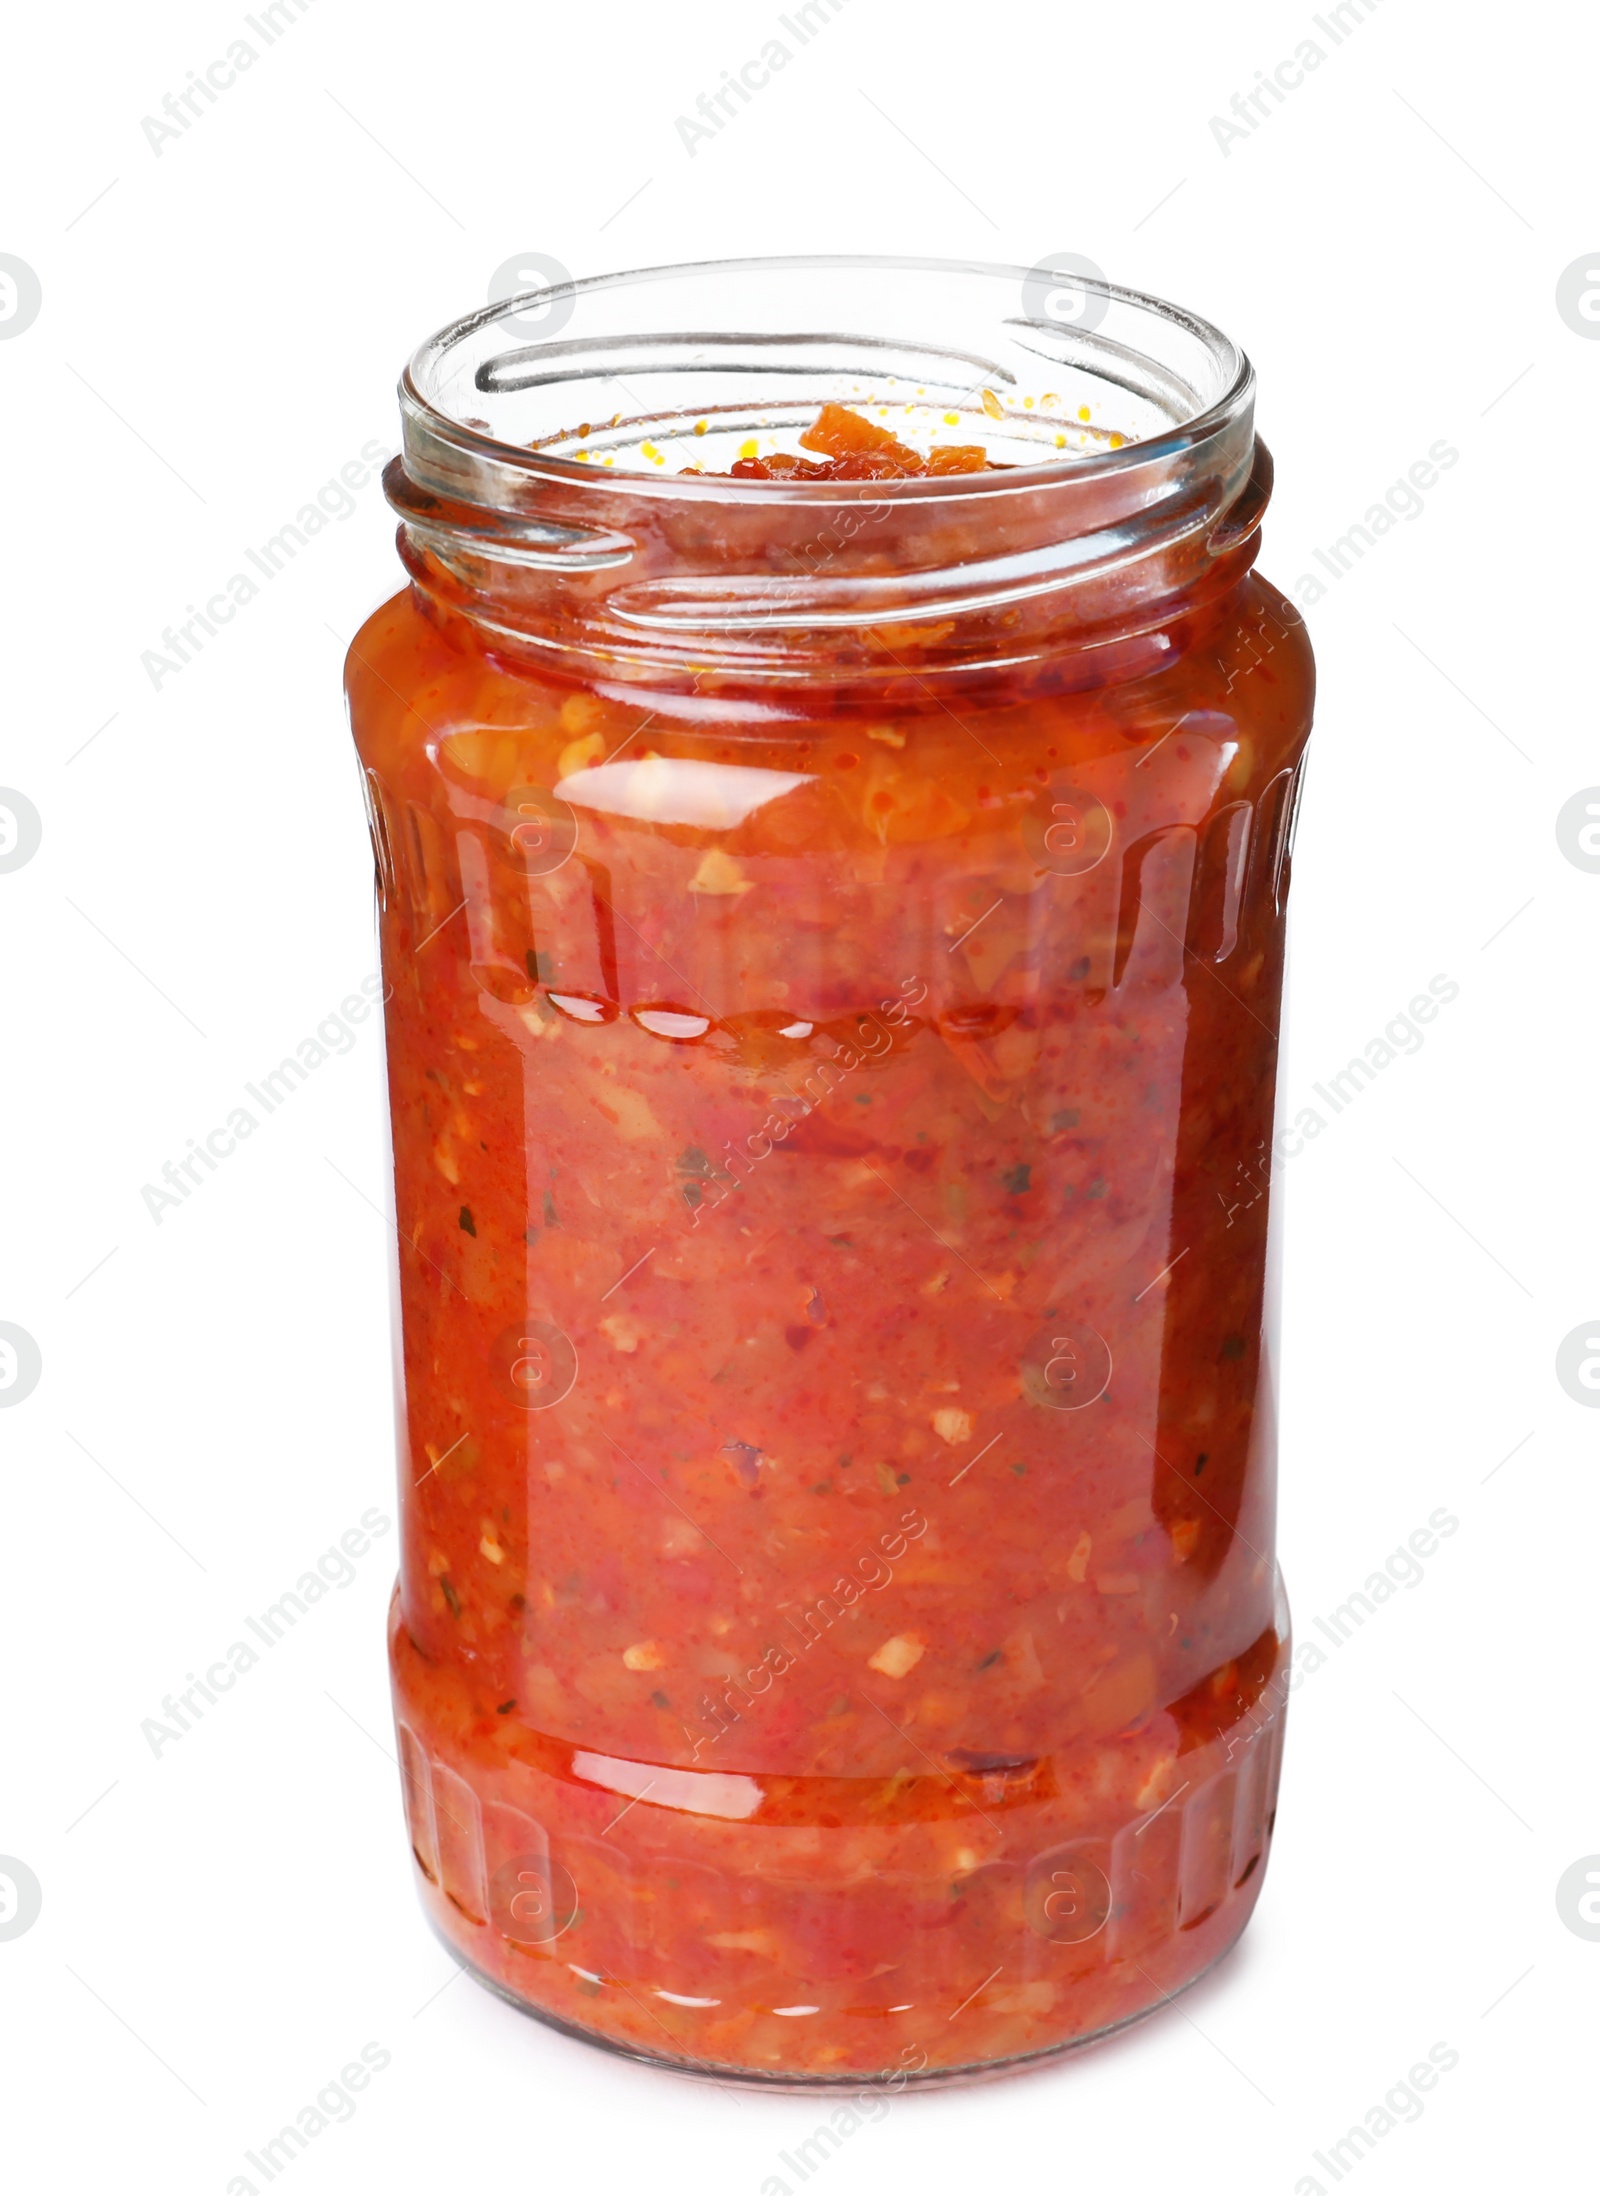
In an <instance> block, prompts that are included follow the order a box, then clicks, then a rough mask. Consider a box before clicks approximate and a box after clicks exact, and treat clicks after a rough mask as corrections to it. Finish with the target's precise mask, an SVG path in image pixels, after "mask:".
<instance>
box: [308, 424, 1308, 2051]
mask: <svg viewBox="0 0 1600 2196" xmlns="http://www.w3.org/2000/svg"><path fill="white" fill-rule="evenodd" d="M801 440H802V447H803V448H804V449H805V450H807V451H809V452H811V453H812V455H811V456H809V457H806V458H800V457H798V456H790V457H789V458H787V459H781V458H775V457H768V458H765V459H762V458H751V459H741V460H740V461H738V463H736V464H735V466H734V468H733V471H734V473H735V474H736V475H737V476H738V477H741V478H749V479H754V478H780V477H790V478H792V477H794V476H795V475H796V474H797V473H800V471H801V469H802V468H808V467H815V468H817V470H816V472H815V473H814V475H813V476H812V477H819V478H826V479H829V480H839V479H857V478H863V479H871V478H877V477H884V476H885V475H886V474H891V473H892V474H897V475H899V476H901V477H904V476H906V475H908V474H910V473H913V472H916V471H918V470H921V471H925V472H930V473H937V472H938V471H940V470H941V469H975V467H981V465H982V464H983V462H984V459H983V452H982V450H981V448H979V449H975V450H967V449H962V448H955V449H952V450H947V451H945V452H943V453H940V452H938V451H935V452H934V453H932V456H931V457H929V458H924V457H921V456H919V455H918V454H917V453H916V452H914V451H911V450H909V449H907V448H906V447H905V446H904V445H902V444H898V443H896V442H895V441H894V438H893V437H892V436H891V435H888V434H887V433H886V432H884V431H882V430H879V429H877V428H874V427H872V426H871V425H870V424H869V423H868V422H867V421H865V420H862V419H860V418H858V417H857V416H856V415H854V414H852V413H850V412H848V411H842V410H840V409H839V408H837V407H830V408H828V410H827V411H825V412H824V414H823V417H822V418H821V419H820V420H819V421H818V423H817V426H816V427H815V428H813V429H812V430H810V431H809V433H808V434H807V435H806V436H804V437H802V438H801ZM974 461H975V465H974ZM413 569H414V571H417V572H418V574H419V586H418V587H417V588H415V589H413V590H411V591H408V592H407V593H405V594H402V595H400V596H398V597H397V598H396V599H395V600H394V601H392V602H390V603H389V604H387V605H386V606H385V607H384V608H383V609H381V610H380V611H378V612H377V613H376V615H375V616H374V617H373V618H372V619H371V620H369V622H368V624H367V625H366V626H365V628H364V629H363V631H362V632H361V634H360V635H359V637H358V639H357V640H356V642H355V644H354V646H353V648H352V651H351V656H350V661H349V667H348V683H349V692H350V700H351V707H352V713H353V718H354V724H355V731H356V737H357V741H358V744H359V748H360V752H361V756H362V759H363V762H364V764H365V766H366V770H367V776H368V783H369V786H370V789H371V797H372V810H373V824H374V834H375V839H376V842H377V850H378V865H379V875H380V887H381V892H382V902H383V914H382V924H383V951H384V968H385V975H386V978H387V981H388V984H389V986H390V987H391V997H390V1001H389V1006H388V1045H389V1074H390V1088H391V1099H392V1109H393V1135H394V1167H395V1200H396V1214H397V1223H398V1238H399V1264H400V1284H401V1297H402V1308H403V1398H402V1402H403V1422H402V1447H401V1473H402V1482H403V1497H404V1504H403V1506H404V1550H403V1566H402V1572H401V1578H400V1584H399V1588H398V1591H397V1595H396V1599H395V1605H394V1612H393V1622H392V1652H393V1664H394V1672H395V1684H396V1699H397V1714H398V1721H399V1729H400V1743H401V1748H402V1755H403V1767H404V1775H405V1785H406V1800H407V1809H408V1815H409V1821H410V1827H411V1834H412V1840H413V1844H414V1846H415V1849H416V1855H417V1860H418V1864H419V1868H420V1870H421V1874H422V1879H423V1886H424V1897H425V1900H426V1902H427V1905H428V1907H429V1911H430V1913H431V1915H432V1917H433V1919H434V1922H435V1924H436V1926H437V1927H438V1928H439V1930H440V1931H441V1933H442V1934H443V1935H444V1937H445V1938H446V1940H447V1941H448V1942H449V1943H450V1945H451V1946H452V1947H453V1948H454V1949H455V1950H456V1951H457V1952H458V1953H459V1954H460V1956H461V1957H463V1958H464V1959H465V1960H467V1961H468V1962H470V1963H471V1965H472V1966H473V1967H474V1968H476V1969H477V1971H478V1972H479V1973H480V1974H481V1975H483V1976H484V1977H486V1978H487V1979H488V1980H489V1981H491V1982H492V1983H493V1984H494V1985H495V1986H496V1987H498V1988H499V1989H501V1990H503V1991H504V1992H506V1993H507V1994H509V1995H510V1996H512V1997H513V1998H515V1999H516V2000H517V2001H518V2002H520V2003H523V2004H525V2005H527V2006H529V2007H531V2008H532V2009H534V2010H536V2011H538V2012H540V2013H542V2014H544V2015H545V2016H547V2017H549V2018H553V2019H555V2020H558V2021H560V2022H564V2023H566V2024H568V2025H569V2026H571V2027H572V2028H574V2029H576V2030H578V2031H581V2032H582V2033H584V2034H586V2035H589V2036H592V2037H595V2038H599V2039H602V2040H606V2041H609V2042H610V2043H612V2044H614V2045H616V2046H619V2047H621V2048H624V2049H627V2050H631V2051H635V2052H639V2053H644V2054H649V2055H652V2056H659V2057H666V2058H669V2059H671V2060H674V2061H677V2062H681V2063H683V2064H686V2065H692V2066H698V2067H708V2068H715V2069H720V2070H724V2071H728V2072H733V2073H742V2074H746V2075H753V2076H769V2077H774V2078H787V2079H797V2078H798V2079H820V2080H838V2081H843V2080H846V2079H856V2080H859V2079H861V2078H863V2077H864V2076H866V2075H874V2074H882V2073H884V2072H885V2071H893V2072H894V2074H895V2078H896V2079H899V2078H901V2077H905V2078H915V2077H921V2076H933V2075H937V2074H938V2073H940V2072H944V2071H952V2070H958V2069H971V2068H975V2067H983V2066H990V2065H994V2064H997V2063H1002V2062H1006V2061H1010V2060H1015V2059H1019V2058H1023V2057H1026V2056H1028V2055H1031V2054H1035V2053H1039V2052H1043V2051H1048V2050H1052V2049H1056V2048H1059V2047H1060V2046H1062V2045H1064V2044H1067V2043H1070V2042H1072V2041H1074V2040H1078V2039H1082V2038H1086V2037H1089V2036H1092V2035H1095V2034H1097V2033H1101V2032H1103V2031H1105V2030H1106V2029H1108V2028H1110V2027H1113V2026H1115V2025H1117V2024H1118V2023H1120V2022H1122V2021H1125V2020H1128V2019H1131V2018H1133V2017H1135V2016H1136V2015H1138V2014H1139V2013H1141V2012H1143V2011H1146V2010H1148V2009H1149V2008H1150V2007H1152V2006H1153V2005H1155V2004H1156V2003H1158V2002H1160V2000H1161V1999H1162V1998H1163V1997H1164V1996H1166V1995H1167V1994H1169V1993H1170V1992H1171V1991H1173V1990H1175V1989H1177V1988H1178V1987H1180V1986H1181V1985H1182V1984H1183V1983H1185V1982H1187V1981H1189V1980H1191V1979H1192V1978H1193V1977H1194V1976H1195V1975H1197V1974H1198V1973H1200V1972H1201V1971H1203V1969H1204V1968H1205V1967H1206V1966H1207V1965H1208V1964H1209V1963H1210V1962H1211V1961H1212V1960H1213V1959H1214V1958H1215V1957H1217V1956H1218V1954H1219V1953H1220V1952H1221V1951H1222V1950H1224V1949H1225V1948H1226V1947H1227V1945H1228V1944H1229V1943H1231V1941H1232V1940H1233V1938H1234V1937H1235V1936H1236V1935H1237V1933H1238V1931H1239V1929H1240V1928H1241V1927H1242V1925H1243V1922H1244V1919H1245V1917H1246V1915H1247V1913H1248V1911H1249V1908H1250V1905H1251V1904H1252V1902H1253V1900H1254V1898H1255V1895H1256V1892H1257V1890H1258V1888H1259V1884H1260V1867H1261V1862H1262V1860H1263V1858H1264V1855H1265V1851H1266V1845H1267V1840H1268V1836H1269V1832H1270V1827H1271V1810H1272V1806H1273V1795H1274V1792H1275V1787H1276V1773H1277V1750H1278V1746H1279V1741H1280V1734H1281V1721H1280V1718H1279V1716H1278V1714H1277V1702H1278V1700H1279V1691H1278V1681H1279V1672H1280V1670H1281V1667H1282V1662H1283V1657H1284V1654H1285V1649H1286V1641H1285V1637H1284V1630H1285V1625H1284V1618H1283V1614H1282V1609H1281V1603H1280V1601H1279V1599H1278V1597H1277V1589H1276V1579H1275V1572H1274V1568H1273V1565H1272V1562H1271V1560H1270V1550H1271V1547H1272V1425H1271V1397H1270V1393H1269V1390H1268V1370H1267V1366H1266V1363H1265V1360H1264V1353H1263V1272H1264V1261H1265V1230H1266V1217H1267V1198H1266V1195H1265V1184H1266V1163H1265V1153H1266V1151H1267V1149H1268V1147H1269V1141H1270V1135H1271V1120H1272V1092H1273V1079H1274V1067H1275V1054H1276V1036H1275V1032H1276V1025H1277V1001H1278V988H1279V981H1280V972H1281V941H1282V914H1281V910H1282V903H1283V894H1284V890H1285V885H1286V873H1287V847H1288V837H1289V830H1290V823H1291V816H1292V806H1293V798H1294V791H1295V784H1296V775H1297V767H1298V763H1299V758H1300V753H1301V748H1302V745H1303V742H1304V738H1305V734H1306V730H1307V725H1308V722H1309V711H1310V684H1311V682H1310V665H1309V656H1308V652H1307V649H1306V646H1305V640H1304V633H1303V628H1302V627H1301V625H1300V623H1299V621H1298V618H1297V617H1296V615H1295V613H1294V612H1293V611H1292V610H1291V609H1290V608H1289V606H1288V605H1287V604H1286V603H1285V602H1284V601H1283V599H1282V598H1281V597H1279V596H1278V595H1276V594H1275V593H1274V591H1273V590H1271V589H1270V588H1268V587H1266V586H1265V584H1264V583H1263V582H1261V581H1260V580H1259V579H1256V578H1254V577H1249V576H1246V577H1244V578H1241V579H1240V580H1239V581H1238V582H1237V584H1236V585H1234V586H1233V587H1232V588H1231V590H1230V592H1229V593H1228V594H1227V595H1226V596H1225V597H1224V598H1223V599H1222V600H1221V601H1220V602H1217V603H1213V604H1212V605H1210V606H1209V607H1208V608H1207V609H1206V610H1205V611H1204V612H1203V613H1197V614H1196V616H1195V618H1194V619H1193V620H1191V621H1189V622H1188V623H1187V624H1185V625H1184V626H1183V628H1182V630H1181V632H1180V633H1179V635H1178V640H1179V643H1180V644H1179V645H1175V646H1173V647H1172V648H1171V649H1170V651H1169V653H1168V655H1167V656H1166V657H1165V658H1163V659H1162V660H1161V662H1160V665H1159V667H1158V668H1156V669H1153V670H1149V671H1147V672H1145V673H1144V674H1143V675H1141V676H1138V677H1133V678H1129V679H1126V680H1124V681H1123V682H1122V683H1120V684H1107V685H1103V686H1099V687H1097V688H1092V689H1090V690H1087V691H1085V690H1083V689H1082V686H1081V682H1080V683H1079V685H1078V686H1077V687H1076V689H1074V687H1073V686H1072V685H1071V684H1069V683H1068V682H1066V681H1064V680H1062V679H1059V678H1057V677H1055V676H1053V674H1052V668H1051V665H1050V664H1049V662H1047V661H1037V660H1035V661H1032V662H1030V663H1028V664H1026V665H1025V666H1023V667H1021V668H1017V667H1012V668H1010V669H1006V670H1003V671H1001V672H1000V673H998V674H996V676H994V677H993V678H991V679H990V680H989V681H988V682H987V684H986V686H984V687H983V688H982V689H981V690H980V691H978V692H977V693H975V694H973V693H969V694H966V695H964V696H963V697H962V700H961V702H960V705H959V713H957V712H956V710H955V709H953V708H952V707H951V706H949V705H948V704H947V703H946V702H945V701H944V700H942V699H941V698H939V697H938V696H936V695H935V694H934V692H933V691H932V690H931V689H930V688H929V687H928V686H926V685H925V684H923V683H921V682H919V681H918V680H917V679H916V678H915V677H914V676H913V677H908V676H906V675H905V663H906V661H907V659H908V658H910V659H911V660H913V661H914V659H915V645H916V644H915V639H914V638H912V639H910V640H908V639H907V638H906V637H905V636H903V635H901V636H898V637H897V641H896V649H895V655H894V660H893V662H892V663H889V664H887V665H886V666H885V668H884V670H883V673H882V675H881V677H880V678H878V680H877V682H876V686H875V687H872V686H870V685H863V682H862V681H860V680H857V681H856V682H855V683H854V684H853V685H852V686H851V687H850V688H849V689H848V691H845V692H842V693H841V691H838V690H833V689H829V688H826V687H820V686H819V687H810V686H805V685H802V686H799V687H794V686H791V687H789V688H786V689H785V690H784V691H783V692H782V693H781V694H770V695H767V696H765V697H763V698H762V700H761V702H760V703H759V705H756V704H754V703H752V704H749V705H748V706H746V705H745V704H744V703H742V702H741V701H740V700H739V698H738V693H737V690H735V691H733V692H732V693H731V695H730V694H719V692H718V688H717V683H716V680H715V679H714V678H708V679H703V680H700V681H697V682H696V683H695V685H694V686H693V688H692V689H685V690H677V691H671V690H668V689H667V688H666V687H665V686H663V685H660V684H658V685H656V686H655V687H652V688H651V689H650V690H649V691H641V690H640V689H639V688H637V687H634V686H630V684H629V683H628V682H627V681H625V680H623V679H622V678H620V677H619V678H615V679H610V678H607V677H604V676H596V677H594V678H593V679H592V680H590V681H588V682H586V683H584V684H577V683H569V682H567V681H566V680H564V679H563V678H562V677H561V676H559V675H558V673H557V672H556V671H555V670H554V669H552V668H547V667H544V666H542V665H541V664H540V663H539V662H538V661H536V660H533V659H532V658H530V657H526V656H519V655H517V654H516V653H515V652H511V653H508V652H507V651H506V649H505V647H504V646H503V644H502V643H501V642H499V641H497V640H496V639H495V638H494V637H493V636H488V637H486V636H485V635H484V634H483V633H482V632H481V631H480V629H479V627H478V626H477V625H475V624H474V622H473V621H472V619H471V618H469V617H467V616H465V615H463V614H462V613H461V610H460V607H459V603H458V601H457V599H456V595H455V591H454V589H453V586H452V582H451V579H450V576H449V575H448V574H447V573H445V572H444V571H442V570H440V569H438V568H436V567H432V566H430V565H429V563H428V561H427V560H426V559H422V560H420V561H419V562H417V563H414V565H413Z"/></svg>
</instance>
